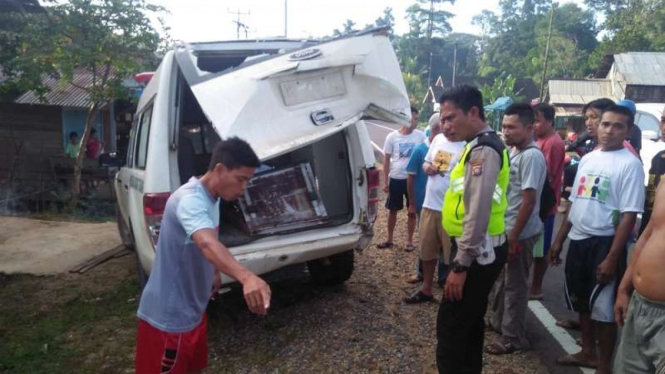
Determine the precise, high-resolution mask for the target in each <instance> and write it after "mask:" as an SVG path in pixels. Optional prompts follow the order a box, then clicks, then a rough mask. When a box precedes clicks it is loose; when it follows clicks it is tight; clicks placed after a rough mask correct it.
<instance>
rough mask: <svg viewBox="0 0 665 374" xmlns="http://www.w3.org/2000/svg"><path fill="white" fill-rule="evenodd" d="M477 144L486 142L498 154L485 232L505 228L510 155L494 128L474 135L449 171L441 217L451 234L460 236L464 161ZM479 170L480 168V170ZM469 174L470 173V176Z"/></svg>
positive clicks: (501, 232)
mask: <svg viewBox="0 0 665 374" xmlns="http://www.w3.org/2000/svg"><path fill="white" fill-rule="evenodd" d="M480 146H488V147H490V148H492V149H494V150H495V151H496V152H497V153H498V154H499V155H501V170H500V171H499V176H498V178H497V184H496V186H495V187H494V193H493V195H492V211H491V213H490V220H489V227H488V231H489V234H490V235H492V236H494V235H501V234H503V233H504V232H505V231H506V230H505V225H506V223H505V213H506V207H508V200H507V198H506V193H507V190H508V181H509V178H510V157H509V156H508V150H507V149H506V146H505V145H504V144H503V142H502V141H501V139H500V138H499V136H498V135H497V134H496V132H494V131H490V132H485V133H482V134H480V135H478V136H477V137H476V138H475V139H473V140H472V141H470V142H469V143H467V144H466V146H465V147H464V151H463V152H462V156H461V157H460V161H459V162H458V163H457V165H456V166H455V167H454V168H453V170H452V171H451V172H450V186H449V187H448V191H446V196H445V198H444V201H443V208H442V211H441V213H442V214H441V221H442V224H443V228H444V230H446V232H447V233H448V235H450V236H451V237H461V236H462V232H463V223H464V174H465V168H466V164H467V163H468V162H469V158H470V156H471V151H472V150H473V149H474V148H476V147H480ZM481 172H482V171H481ZM471 178H473V177H471Z"/></svg>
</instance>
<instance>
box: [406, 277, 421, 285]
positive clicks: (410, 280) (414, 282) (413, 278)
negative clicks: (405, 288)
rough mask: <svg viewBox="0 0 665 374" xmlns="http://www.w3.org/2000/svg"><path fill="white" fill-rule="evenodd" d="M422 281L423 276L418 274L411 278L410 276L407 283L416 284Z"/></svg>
mask: <svg viewBox="0 0 665 374" xmlns="http://www.w3.org/2000/svg"><path fill="white" fill-rule="evenodd" d="M422 281H423V277H421V276H418V275H414V276H412V277H411V278H409V279H408V280H407V281H406V283H408V284H416V283H420V282H422Z"/></svg>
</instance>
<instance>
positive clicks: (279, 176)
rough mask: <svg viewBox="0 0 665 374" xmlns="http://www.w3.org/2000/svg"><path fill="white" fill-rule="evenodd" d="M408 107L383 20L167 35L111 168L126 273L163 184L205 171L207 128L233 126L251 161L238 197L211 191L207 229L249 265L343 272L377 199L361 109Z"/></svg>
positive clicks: (378, 112) (144, 245)
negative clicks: (186, 39) (115, 168)
mask: <svg viewBox="0 0 665 374" xmlns="http://www.w3.org/2000/svg"><path fill="white" fill-rule="evenodd" d="M409 116H410V111H409V101H408V97H407V93H406V89H405V87H404V83H403V80H402V76H401V72H400V68H399V65H398V62H397V58H396V56H395V53H394V51H393V48H392V45H391V43H390V41H389V40H388V37H387V34H386V30H385V29H374V30H369V31H367V32H364V33H359V34H355V35H352V36H348V37H342V38H338V39H333V40H327V41H321V42H316V41H294V40H256V41H245V40H243V41H233V42H220V43H194V44H184V45H180V46H178V47H177V48H176V49H175V50H174V51H172V52H169V53H168V54H166V56H165V57H164V60H163V61H162V63H161V65H160V66H159V68H158V70H157V71H156V73H155V75H154V76H153V78H152V80H151V81H150V83H149V84H148V85H147V87H146V88H145V90H144V92H143V94H142V97H141V99H140V102H139V105H138V109H137V112H136V116H135V123H134V125H133V128H132V134H131V140H130V145H129V150H128V154H127V158H126V160H125V164H124V166H123V167H122V168H121V169H120V171H119V172H118V174H117V175H116V177H115V190H116V192H117V200H118V228H119V231H120V235H121V237H122V239H123V243H124V244H125V245H127V246H128V247H131V248H135V250H136V254H137V261H138V269H139V273H140V276H141V277H142V279H143V280H144V281H145V279H147V276H148V274H149V273H150V269H151V266H152V262H153V259H154V256H155V248H156V243H157V240H158V237H159V229H160V221H161V219H162V213H163V211H164V206H165V203H166V200H167V199H168V198H169V196H170V194H171V193H172V192H174V191H175V190H176V189H177V188H178V187H180V186H181V185H182V184H183V183H185V182H186V181H187V180H188V179H189V178H190V177H192V176H198V175H202V174H204V173H205V171H206V169H207V167H208V163H209V161H210V156H211V151H212V148H213V146H214V145H215V143H216V142H217V141H219V139H220V138H226V137H231V136H238V137H240V138H242V139H244V140H246V141H247V142H249V143H250V144H251V146H252V148H253V149H254V150H255V152H256V153H257V155H258V156H259V158H260V159H261V162H262V166H261V167H260V168H259V169H258V170H257V173H256V174H255V176H254V178H253V179H252V180H251V181H250V182H249V185H248V188H247V190H246V193H245V195H244V197H243V198H242V199H240V200H238V201H222V202H221V204H220V209H221V210H222V214H221V215H220V216H221V222H220V231H219V237H220V241H221V242H222V243H224V244H225V245H226V246H227V247H229V249H230V251H231V252H232V253H233V254H234V255H235V257H236V259H237V260H238V261H239V262H240V263H242V264H243V265H244V266H246V267H247V268H249V269H250V270H252V271H253V272H255V273H256V274H266V273H268V272H271V271H274V270H276V269H279V268H281V267H284V266H287V265H292V264H299V263H307V266H308V269H309V272H310V273H311V275H312V277H313V279H314V280H316V281H318V282H321V283H327V284H334V283H340V282H343V281H345V280H347V279H348V278H349V277H350V276H351V273H352V272H353V261H354V250H355V249H363V248H364V247H366V246H367V245H368V244H369V242H370V240H371V238H372V223H373V221H374V219H375V217H376V214H377V208H378V192H379V172H378V171H377V170H376V169H375V167H374V164H375V159H374V153H373V149H372V145H371V142H370V139H369V135H368V132H367V129H366V126H365V123H364V119H366V118H379V119H384V120H390V121H392V122H400V123H408V121H409ZM223 281H224V283H225V284H229V283H232V282H234V280H233V279H228V278H226V279H223Z"/></svg>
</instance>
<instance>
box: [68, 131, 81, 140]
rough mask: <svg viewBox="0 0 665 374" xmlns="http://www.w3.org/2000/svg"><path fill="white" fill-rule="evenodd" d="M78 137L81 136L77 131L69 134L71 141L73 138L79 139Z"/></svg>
mask: <svg viewBox="0 0 665 374" xmlns="http://www.w3.org/2000/svg"><path fill="white" fill-rule="evenodd" d="M78 136H79V134H78V133H77V132H76V131H72V132H70V133H69V139H71V138H73V137H77V138H78Z"/></svg>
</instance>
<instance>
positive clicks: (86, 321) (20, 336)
mask: <svg viewBox="0 0 665 374" xmlns="http://www.w3.org/2000/svg"><path fill="white" fill-rule="evenodd" d="M405 217H406V214H401V215H400V216H399V222H398V230H397V233H396V234H397V235H396V246H395V248H393V249H389V250H379V249H377V248H376V247H375V246H374V245H372V246H371V247H370V248H368V249H367V250H366V251H364V252H362V253H356V270H355V272H354V274H353V276H352V278H351V279H350V280H349V281H348V282H346V284H344V285H341V286H336V287H329V288H319V287H315V286H314V285H312V284H311V283H310V281H309V277H308V276H307V274H306V273H305V272H304V271H303V272H302V273H299V275H297V276H295V277H293V278H291V279H288V280H285V281H281V282H278V283H276V284H273V285H272V288H273V303H272V308H271V311H270V314H269V315H268V316H267V317H258V316H253V315H251V314H250V313H249V312H248V311H247V309H246V307H245V305H244V302H243V301H242V299H241V297H240V294H239V293H238V292H237V291H232V292H230V293H227V294H225V295H222V297H220V298H219V299H217V300H216V301H214V302H213V303H212V304H211V306H210V308H209V317H210V318H209V321H210V329H209V346H210V368H209V369H208V370H207V372H208V373H427V374H429V373H435V372H436V368H435V358H434V350H435V346H436V337H435V329H436V314H437V310H438V305H437V304H435V303H429V304H424V305H415V306H412V305H405V304H404V303H403V302H402V298H403V297H404V296H406V295H408V294H409V293H410V292H412V291H413V290H414V286H411V285H408V284H407V283H406V279H407V278H408V277H409V276H411V275H412V273H413V270H414V265H415V261H416V256H417V254H416V253H415V252H412V253H407V252H404V251H403V248H404V244H405V234H404V229H403V228H405V221H404V220H405ZM385 219H386V214H385V211H384V210H383V209H381V212H380V215H379V219H378V221H377V223H376V225H375V233H376V235H375V239H374V242H375V243H378V242H380V241H381V240H382V239H383V238H384V233H385ZM437 293H438V294H437V297H438V298H440V291H439V290H437ZM138 296H139V291H138V286H137V282H136V276H135V263H134V259H133V256H126V257H123V258H120V259H115V260H112V261H110V262H108V263H105V264H102V265H101V266H99V267H97V268H94V269H92V270H91V271H89V272H87V273H85V274H83V275H79V274H76V275H74V274H60V275H56V276H27V275H10V276H7V275H4V276H0V300H2V303H1V304H0V336H3V339H0V373H34V374H40V373H49V374H57V373H132V372H133V356H134V347H135V334H136V318H135V311H136V303H137V298H138ZM487 336H488V337H494V334H493V333H490V332H488V333H487ZM484 373H497V374H527V373H528V374H533V373H547V371H544V369H543V368H542V367H541V366H540V365H539V362H538V358H537V357H536V356H535V355H534V354H533V353H532V352H525V353H521V354H514V355H510V356H505V357H491V356H486V357H485V370H484Z"/></svg>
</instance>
